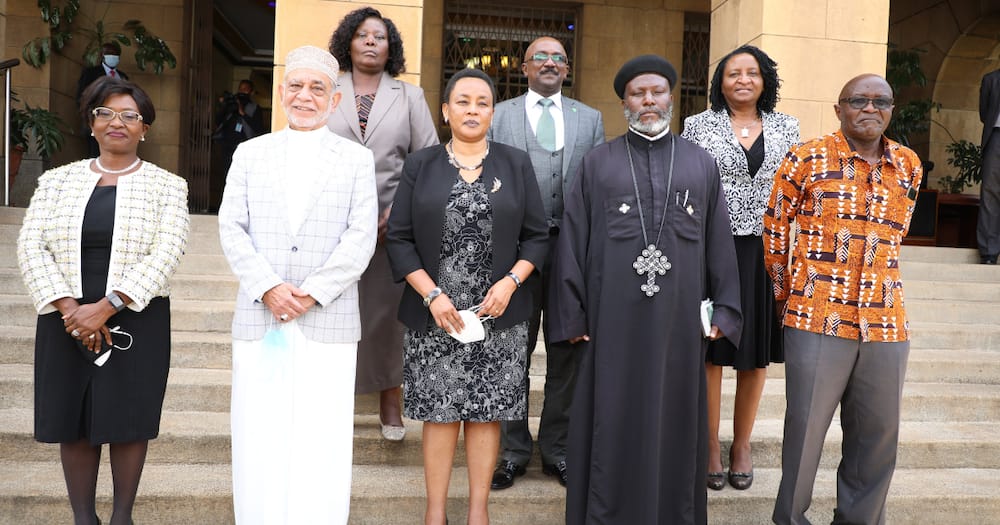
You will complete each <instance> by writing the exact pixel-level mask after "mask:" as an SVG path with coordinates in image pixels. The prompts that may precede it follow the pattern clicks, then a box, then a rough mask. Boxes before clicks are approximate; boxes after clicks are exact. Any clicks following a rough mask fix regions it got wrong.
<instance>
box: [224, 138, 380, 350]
mask: <svg viewBox="0 0 1000 525" xmlns="http://www.w3.org/2000/svg"><path fill="white" fill-rule="evenodd" d="M288 135H289V134H288V132H287V131H285V130H282V131H278V132H275V133H271V134H268V135H263V136H260V137H257V138H254V139H252V140H249V141H247V142H244V143H242V144H240V146H239V147H238V148H237V149H236V153H235V154H234V155H233V163H232V166H231V167H230V168H229V174H228V176H227V177H226V189H225V192H224V193H223V197H222V205H221V206H220V207H219V235H220V238H221V241H222V249H223V251H224V252H225V254H226V258H227V259H228V260H229V265H230V267H231V268H232V270H233V273H235V274H236V276H237V277H238V278H239V280H240V288H239V292H238V294H237V297H236V314H235V315H234V316H233V338H234V339H240V340H258V339H261V338H263V337H264V332H266V331H267V328H268V326H271V325H273V317H272V315H271V312H270V310H268V308H267V306H265V305H264V303H263V302H261V298H262V297H263V295H264V292H266V291H268V290H270V289H271V288H273V287H275V286H277V285H279V284H281V283H282V282H288V283H290V284H293V285H295V286H298V287H300V288H302V289H303V290H305V291H306V292H308V293H309V295H311V296H312V297H313V298H314V299H316V302H317V304H316V306H314V307H313V308H311V309H310V310H309V311H308V312H306V313H305V314H304V315H302V316H301V317H299V318H298V321H297V322H298V324H299V327H300V328H301V329H302V332H303V333H304V334H305V336H306V337H308V338H309V339H311V340H313V341H317V342H320V343H354V342H357V341H358V340H359V339H360V338H361V318H360V314H359V311H358V279H359V278H360V277H361V274H362V273H363V272H364V270H365V268H367V267H368V261H369V260H371V256H372V253H373V252H374V251H375V240H376V234H377V220H378V195H377V193H376V189H375V163H374V160H373V157H372V153H371V151H370V150H368V149H367V148H365V147H364V146H361V145H359V144H355V143H353V142H351V141H348V140H346V139H343V138H341V137H338V136H337V135H335V134H334V133H333V132H329V131H328V132H327V133H326V134H325V135H324V137H323V139H322V142H321V143H322V148H321V150H320V151H317V152H316V158H315V166H317V168H319V169H320V170H321V172H319V173H316V174H315V176H313V177H310V179H309V181H310V182H309V184H312V185H313V187H312V188H311V189H310V191H309V192H308V195H309V196H310V200H309V201H308V202H303V203H302V206H303V207H304V208H305V210H306V212H305V214H304V215H305V220H304V221H303V223H302V226H301V227H300V228H299V230H298V231H294V232H293V231H291V230H290V228H291V226H290V222H289V217H288V213H287V210H286V209H285V202H286V200H285V190H284V185H285V184H286V182H285V181H284V177H282V173H283V171H284V170H285V169H286V168H285V166H284V165H283V162H284V159H285V153H284V152H285V151H286V147H287V146H286V145H287V141H288Z"/></svg>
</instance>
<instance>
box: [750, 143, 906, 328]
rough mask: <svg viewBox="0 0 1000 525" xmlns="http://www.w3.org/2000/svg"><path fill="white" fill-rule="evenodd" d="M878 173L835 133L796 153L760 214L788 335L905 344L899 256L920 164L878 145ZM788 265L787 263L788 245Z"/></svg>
mask: <svg viewBox="0 0 1000 525" xmlns="http://www.w3.org/2000/svg"><path fill="white" fill-rule="evenodd" d="M882 144H883V145H884V149H883V152H882V156H881V157H880V158H879V160H878V162H877V163H876V164H874V165H872V164H869V163H868V162H867V161H866V160H865V159H864V158H862V157H861V156H860V155H859V154H858V153H856V152H854V151H852V150H851V147H850V145H849V144H848V142H847V139H845V138H844V135H843V134H842V133H841V132H840V131H837V132H836V133H833V134H831V135H826V136H824V137H820V138H818V139H815V140H812V141H810V142H807V143H805V144H802V145H799V146H794V147H792V148H791V150H789V152H788V154H787V155H786V156H785V160H784V161H782V163H781V166H780V167H779V168H778V172H777V174H776V175H775V178H774V188H773V190H772V191H771V198H770V200H769V202H768V206H767V210H766V211H765V212H764V235H763V243H764V263H765V265H766V267H767V271H768V273H769V274H770V275H771V279H772V280H773V281H774V297H775V299H777V300H779V301H781V300H786V299H787V301H788V302H787V304H786V309H785V314H784V321H783V324H784V326H790V327H793V328H798V329H800V330H804V331H807V332H815V333H822V334H826V335H831V336H836V337H843V338H847V339H859V340H861V341H865V342H869V341H875V342H895V341H906V340H908V339H909V332H910V329H909V323H908V321H907V319H906V312H905V309H904V306H903V283H902V281H901V280H900V276H899V248H900V244H901V243H902V240H903V237H904V236H905V235H906V231H907V229H908V228H909V225H910V217H912V215H913V208H914V205H915V203H916V196H917V193H918V189H919V187H920V178H921V175H922V168H921V165H920V160H919V159H918V158H917V155H916V153H914V152H913V151H912V150H910V149H909V148H906V147H904V146H902V145H900V144H899V143H897V142H893V141H891V140H889V139H887V138H885V137H883V138H882ZM790 241H792V242H793V246H792V248H791V250H792V254H791V263H790V264H789V263H788V261H789V257H788V255H789V242H790Z"/></svg>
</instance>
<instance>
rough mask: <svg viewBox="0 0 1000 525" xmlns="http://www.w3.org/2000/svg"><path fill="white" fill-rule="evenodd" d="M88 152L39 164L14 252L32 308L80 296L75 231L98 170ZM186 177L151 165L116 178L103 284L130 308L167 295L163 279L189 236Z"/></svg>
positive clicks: (46, 310)
mask: <svg viewBox="0 0 1000 525" xmlns="http://www.w3.org/2000/svg"><path fill="white" fill-rule="evenodd" d="M89 164H90V159H87V160H81V161H77V162H73V163H71V164H66V165H65V166H60V167H58V168H53V169H51V170H49V171H46V172H45V173H44V174H42V176H41V177H39V179H38V189H36V190H35V194H34V195H33V196H32V198H31V205H30V206H28V211H27V213H25V215H24V223H23V225H22V226H21V234H20V236H19V237H18V239H17V258H18V263H19V264H20V267H21V275H22V276H23V277H24V284H25V286H26V287H27V288H28V292H29V293H30V294H31V298H32V300H33V301H34V304H35V308H36V309H37V310H38V313H39V314H47V313H50V312H54V311H55V310H56V308H55V306H53V305H52V302H53V301H55V300H56V299H61V298H63V297H75V298H80V297H82V296H83V282H82V280H81V275H80V241H81V238H80V236H81V235H82V229H81V227H82V225H83V215H84V212H85V211H86V209H87V203H88V202H89V201H90V196H91V194H92V193H93V192H94V187H95V186H97V181H98V180H100V178H101V175H100V174H99V173H95V172H94V171H91V169H90V168H89ZM188 222H189V219H188V209H187V181H185V180H184V179H182V178H180V177H178V176H177V175H174V174H173V173H170V172H168V171H166V170H164V169H163V168H160V167H159V166H156V165H155V164H152V163H149V162H144V163H143V166H142V168H140V169H139V171H137V172H135V173H132V174H130V175H127V176H124V177H119V178H118V188H117V190H116V197H115V226H114V231H113V232H112V238H111V266H110V267H109V268H108V286H107V290H106V291H105V292H106V293H107V292H110V291H112V290H116V291H119V292H122V293H124V294H125V295H127V296H129V297H130V298H131V299H132V301H133V302H132V303H130V304H129V305H128V308H129V309H131V310H135V311H137V312H139V311H142V309H143V308H145V307H146V305H147V304H148V303H149V301H150V300H151V299H153V298H154V297H161V296H162V297H166V296H168V295H170V286H169V280H170V276H171V275H173V273H174V270H176V269H177V265H178V264H179V263H180V257H181V254H182V253H183V252H184V246H185V244H186V243H187V235H188Z"/></svg>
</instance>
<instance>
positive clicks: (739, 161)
mask: <svg viewBox="0 0 1000 525" xmlns="http://www.w3.org/2000/svg"><path fill="white" fill-rule="evenodd" d="M761 122H762V127H763V129H764V163H763V164H761V166H760V170H758V171H757V173H756V174H755V175H753V176H751V175H750V168H749V167H748V166H747V157H746V155H745V154H744V153H743V146H741V145H740V141H739V140H738V139H737V138H736V134H735V133H733V128H732V125H731V121H730V120H729V113H728V112H727V111H726V110H722V111H712V110H711V109H709V110H706V111H702V112H701V113H698V114H697V115H692V116H690V117H688V118H686V119H684V132H683V133H681V136H682V137H684V138H686V139H688V140H690V141H691V142H694V143H695V144H697V145H699V146H701V147H702V148H703V149H704V150H705V151H707V152H708V153H709V154H710V155H712V157H714V158H715V163H716V165H718V166H719V176H720V178H721V179H722V190H723V191H724V192H725V194H726V202H727V203H728V205H729V222H730V223H731V224H732V228H733V235H757V236H760V235H761V233H762V232H763V231H764V223H763V216H764V210H765V209H766V208H767V199H768V197H770V196H771V187H772V185H773V184H774V173H775V171H777V170H778V165H779V164H781V160H782V159H783V158H785V153H787V152H788V148H790V147H792V146H793V145H795V144H796V143H798V142H799V121H798V120H797V119H796V118H795V117H792V116H789V115H785V114H784V113H778V112H776V111H775V112H771V113H764V114H762V115H761Z"/></svg>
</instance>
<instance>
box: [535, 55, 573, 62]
mask: <svg viewBox="0 0 1000 525" xmlns="http://www.w3.org/2000/svg"><path fill="white" fill-rule="evenodd" d="M550 58H551V59H552V61H553V62H555V63H556V64H565V63H566V55H560V54H555V55H550V54H548V53H535V54H534V55H531V59H532V60H534V61H535V62H545V61H546V60H548V59H550Z"/></svg>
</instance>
